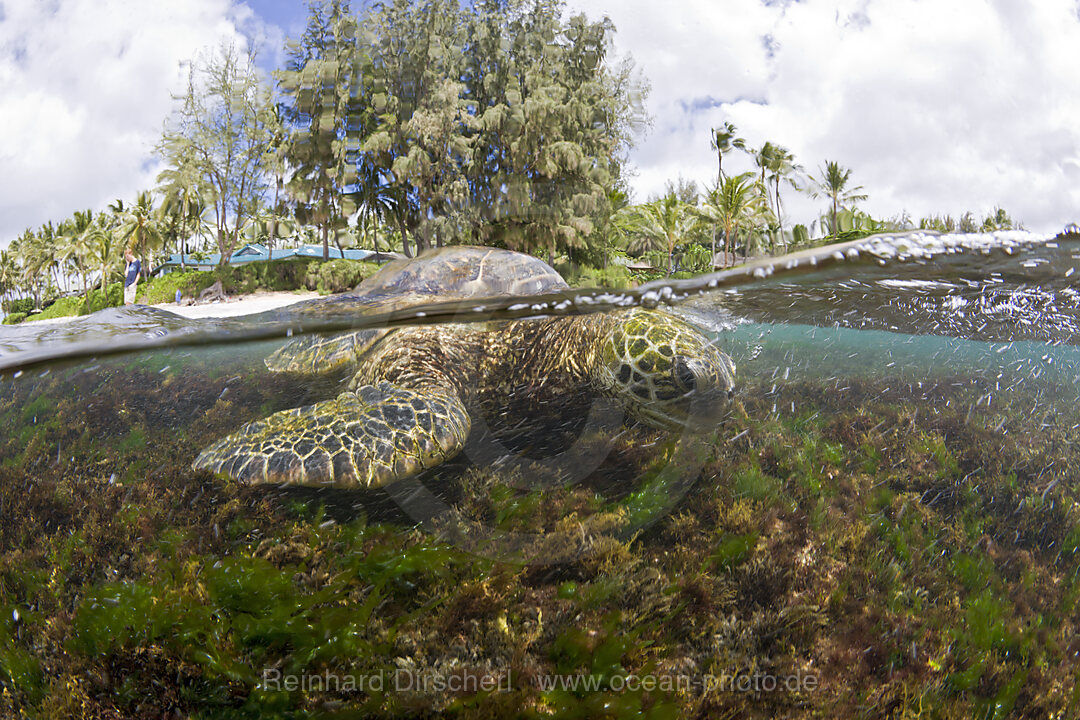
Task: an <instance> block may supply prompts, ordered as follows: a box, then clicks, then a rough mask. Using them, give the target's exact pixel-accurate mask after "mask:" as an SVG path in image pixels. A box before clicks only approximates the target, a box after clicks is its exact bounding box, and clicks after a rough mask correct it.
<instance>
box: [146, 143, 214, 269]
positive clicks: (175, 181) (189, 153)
mask: <svg viewBox="0 0 1080 720" xmlns="http://www.w3.org/2000/svg"><path fill="white" fill-rule="evenodd" d="M179 153H180V154H179V155H178V156H177V157H174V158H171V160H172V161H173V162H174V164H175V166H174V167H169V168H166V169H165V170H162V171H161V173H160V174H158V176H157V181H158V187H157V192H158V193H160V194H161V196H162V202H161V207H160V208H159V210H158V221H159V222H160V223H161V226H162V227H163V228H165V233H164V234H166V235H168V236H170V237H171V239H172V241H173V242H175V243H176V246H177V250H178V251H179V254H180V267H181V269H183V268H185V267H187V266H186V264H185V262H184V253H185V251H186V245H187V242H188V240H189V239H190V237H191V233H193V232H198V233H199V234H200V235H201V233H202V223H201V219H202V214H203V211H204V210H206V193H207V192H208V191H209V189H208V187H207V186H206V184H205V183H204V182H203V181H202V179H201V177H200V175H199V170H198V167H197V166H196V164H195V160H194V158H193V149H192V147H191V146H190V145H185V146H184V147H182V148H181V149H180V151H179ZM166 254H168V253H166Z"/></svg>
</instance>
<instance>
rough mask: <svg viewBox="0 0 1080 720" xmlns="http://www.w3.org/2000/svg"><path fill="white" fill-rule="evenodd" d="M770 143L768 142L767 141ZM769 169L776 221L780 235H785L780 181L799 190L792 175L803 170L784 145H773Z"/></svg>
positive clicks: (769, 158)
mask: <svg viewBox="0 0 1080 720" xmlns="http://www.w3.org/2000/svg"><path fill="white" fill-rule="evenodd" d="M766 145H768V143H766ZM766 168H767V169H768V171H769V173H770V174H769V180H770V181H771V182H772V183H773V198H774V199H775V201H776V202H775V211H776V222H777V224H778V226H779V230H780V232H779V236H780V237H781V238H783V237H784V206H783V204H782V203H781V202H780V183H781V182H786V183H787V184H788V185H790V186H791V187H793V188H794V189H796V190H798V189H799V185H798V183H796V182H795V179H794V178H792V177H791V175H793V174H794V173H798V172H802V167H801V166H800V165H797V164H796V163H795V156H794V155H792V154H791V152H790V151H789V150H788V149H787V148H786V147H784V146H782V145H773V146H772V151H771V153H770V154H769V157H768V158H767V161H766Z"/></svg>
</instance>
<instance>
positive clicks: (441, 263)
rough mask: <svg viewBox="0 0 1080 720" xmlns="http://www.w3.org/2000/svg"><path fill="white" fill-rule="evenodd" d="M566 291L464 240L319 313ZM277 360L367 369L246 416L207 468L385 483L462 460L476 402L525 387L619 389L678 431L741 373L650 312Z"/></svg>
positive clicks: (521, 260)
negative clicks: (317, 392) (332, 391)
mask: <svg viewBox="0 0 1080 720" xmlns="http://www.w3.org/2000/svg"><path fill="white" fill-rule="evenodd" d="M567 287H568V286H567V284H566V282H565V281H564V280H563V279H562V278H561V277H560V276H559V275H558V273H556V272H555V270H553V269H552V268H551V267H550V266H548V265H547V264H546V263H544V262H542V261H541V260H538V259H536V258H534V257H531V256H529V255H523V254H520V253H516V252H510V251H507V250H495V249H491V248H477V247H462V246H455V247H447V248H442V249H440V250H436V251H432V252H429V253H426V254H424V255H422V256H420V257H418V258H415V259H411V260H399V261H396V262H394V263H391V264H389V265H387V266H386V267H384V268H382V269H381V270H380V271H379V272H377V273H376V274H375V275H373V276H371V277H370V278H368V279H367V280H365V281H364V282H363V283H361V284H360V285H359V286H358V287H357V289H356V291H355V293H354V294H353V295H351V296H349V297H348V298H346V299H345V301H344V302H343V301H340V300H336V299H335V300H327V301H323V304H322V305H316V306H315V311H318V309H319V308H320V307H323V308H325V307H333V308H335V311H336V312H340V311H341V310H342V309H343V308H349V307H350V306H349V302H353V303H360V304H363V305H365V306H367V307H371V308H377V309H380V310H381V309H386V308H388V307H393V308H396V307H402V306H408V305H415V304H419V303H423V302H432V301H440V300H456V299H466V298H479V297H492V296H501V295H507V294H515V295H517V294H520V295H530V294H540V293H546V292H554V291H558V290H564V289H566V288H567ZM315 302H316V303H318V302H319V301H315ZM266 365H267V367H268V368H269V369H270V370H272V371H278V372H297V373H305V374H318V373H324V372H329V371H333V370H335V369H340V368H342V367H344V366H346V365H348V366H355V367H356V374H355V376H354V377H353V378H352V381H351V382H350V383H349V386H348V389H347V390H346V391H345V392H343V393H341V394H340V395H339V396H338V397H336V398H334V399H332V400H325V401H323V402H318V403H315V404H314V405H308V406H305V407H300V408H294V409H291V410H284V411H281V412H278V413H275V414H273V415H270V416H269V417H267V418H264V419H262V420H257V421H254V422H250V423H248V424H247V425H245V426H244V427H242V428H241V429H240V430H239V431H237V432H235V433H233V434H231V435H229V436H228V437H225V438H223V439H221V440H219V441H218V442H216V443H214V444H213V445H211V446H210V447H208V448H207V449H206V450H204V451H203V452H202V453H201V454H200V455H199V456H198V458H197V459H196V460H195V463H194V467H195V468H197V469H200V468H205V469H207V470H211V471H214V472H221V473H225V474H228V475H230V476H232V477H234V478H237V479H239V480H242V481H247V482H274V483H299V484H304V485H337V486H345V487H349V486H361V487H380V486H383V485H386V484H387V483H390V482H393V481H394V480H398V479H401V478H405V477H409V476H411V475H414V474H416V473H418V472H420V471H421V470H424V469H426V468H430V467H433V466H435V465H438V464H440V463H442V462H444V461H445V460H448V459H450V458H452V457H453V456H454V455H456V454H457V453H458V452H459V451H460V450H461V449H462V447H463V446H464V444H465V441H466V438H467V437H468V435H469V432H470V428H471V427H472V418H471V414H472V413H473V412H474V411H477V410H485V411H490V410H494V411H495V412H496V413H502V414H505V413H508V412H514V411H515V407H514V406H515V401H516V399H517V398H518V397H521V396H523V395H528V396H529V397H530V398H531V399H532V401H533V402H534V403H540V404H544V405H547V406H549V407H550V406H551V405H555V406H558V405H559V403H560V400H561V399H566V398H570V397H580V396H583V395H590V396H593V397H595V396H601V397H608V398H614V399H616V400H617V401H618V402H620V403H621V404H622V405H623V407H624V408H625V410H626V412H627V413H628V414H629V415H631V416H632V417H634V418H636V419H638V420H640V421H643V422H645V423H647V424H649V425H651V426H655V427H661V428H679V427H682V426H685V425H686V424H688V423H691V422H695V421H700V419H701V417H702V416H701V413H700V412H698V411H695V412H691V408H692V407H693V408H697V409H698V410H700V409H701V408H706V410H707V412H706V415H707V416H709V417H715V416H716V415H717V413H718V412H721V411H722V409H723V408H725V407H726V405H727V403H728V400H729V399H730V397H731V395H732V392H733V387H734V380H735V378H734V376H735V365H734V363H733V362H732V361H731V359H730V358H729V357H728V356H727V355H725V354H724V353H723V352H721V351H720V350H719V349H718V348H716V347H715V345H714V344H713V343H712V342H711V341H710V339H709V338H707V337H706V336H705V335H704V334H702V332H701V331H700V330H698V329H697V328H695V327H693V326H692V325H689V324H687V323H686V322H684V321H683V320H681V319H679V318H677V317H675V316H674V315H671V314H669V313H666V312H662V311H659V310H649V309H643V308H634V309H629V310H620V311H616V312H605V313H594V314H590V315H581V316H572V317H548V318H539V319H525V320H509V321H507V320H503V321H496V322H487V323H460V324H442V325H434V326H423V327H401V328H390V329H375V330H360V331H356V332H352V333H348V334H345V335H338V336H335V337H330V338H321V337H317V336H308V337H302V338H298V339H294V340H292V341H290V342H289V343H287V344H285V345H284V346H282V347H281V348H280V349H279V350H278V351H276V352H275V353H274V354H272V355H271V356H270V357H268V358H267V359H266ZM522 389H527V390H528V393H521V390H522ZM533 407H536V405H534V406H533ZM517 411H518V412H523V413H526V414H527V413H528V412H529V410H527V409H524V408H517Z"/></svg>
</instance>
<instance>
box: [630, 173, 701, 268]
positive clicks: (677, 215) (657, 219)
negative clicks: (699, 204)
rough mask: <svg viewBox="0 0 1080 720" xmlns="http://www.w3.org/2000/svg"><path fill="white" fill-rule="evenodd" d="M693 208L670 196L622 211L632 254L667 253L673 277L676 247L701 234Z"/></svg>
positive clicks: (672, 194) (671, 194) (670, 194)
mask: <svg viewBox="0 0 1080 720" xmlns="http://www.w3.org/2000/svg"><path fill="white" fill-rule="evenodd" d="M690 208H691V206H689V205H687V204H686V203H684V202H682V201H680V200H679V198H678V197H676V196H675V194H674V193H669V194H667V195H665V196H664V197H663V198H661V199H659V200H654V201H653V202H651V203H646V204H644V205H634V206H631V207H628V208H626V209H624V210H621V211H620V212H619V213H618V214H617V215H616V218H617V222H619V224H620V225H621V227H622V230H623V232H624V234H625V235H627V236H628V237H629V238H630V243H629V244H630V250H631V251H633V252H642V251H646V250H662V251H665V252H667V256H668V269H667V274H668V275H670V274H671V273H672V272H674V270H675V246H676V245H678V244H680V243H681V242H684V241H685V240H686V239H687V238H689V237H690V236H691V235H692V234H693V233H694V232H695V231H696V230H697V226H698V222H699V218H698V216H697V215H696V214H694V213H692V212H691V211H690Z"/></svg>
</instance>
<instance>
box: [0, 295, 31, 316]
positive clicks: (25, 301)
mask: <svg viewBox="0 0 1080 720" xmlns="http://www.w3.org/2000/svg"><path fill="white" fill-rule="evenodd" d="M4 311H5V312H8V313H11V314H12V315H14V314H15V313H24V314H27V315H28V314H30V313H32V312H33V311H34V298H28V297H26V298H16V299H14V300H8V301H6V302H5V303H4Z"/></svg>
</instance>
